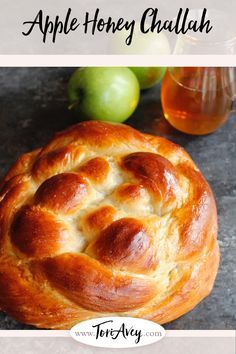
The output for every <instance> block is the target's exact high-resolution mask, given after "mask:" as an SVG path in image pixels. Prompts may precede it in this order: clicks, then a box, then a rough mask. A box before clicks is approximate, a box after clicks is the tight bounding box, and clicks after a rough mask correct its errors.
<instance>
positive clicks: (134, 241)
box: [0, 121, 219, 329]
mask: <svg viewBox="0 0 236 354" xmlns="http://www.w3.org/2000/svg"><path fill="white" fill-rule="evenodd" d="M216 236H217V214H216V206H215V201H214V197H213V195H212V192H211V189H210V187H209V185H208V184H207V182H206V180H205V179H204V177H203V176H202V174H201V173H200V171H199V170H198V168H197V167H196V166H195V164H194V163H193V161H192V160H191V158H190V157H189V156H188V154H187V153H186V152H185V151H184V150H183V149H182V148H180V147H179V146H177V145H175V144H173V143H171V142H170V141H168V140H165V139H163V138H160V137H154V136H150V135H146V134H141V133H139V132H138V131H136V130H134V129H133V128H131V127H129V126H126V125H121V124H109V123H103V122H92V121H91V122H82V123H80V124H78V125H76V126H73V127H71V128H69V129H68V130H66V131H64V132H61V133H59V134H57V135H56V136H55V137H54V138H53V139H52V140H51V141H50V142H49V143H48V144H47V145H46V146H45V147H44V148H42V149H38V150H35V151H33V152H31V153H28V154H25V155H23V156H21V157H20V158H19V159H18V160H17V162H16V163H15V164H14V165H13V167H12V168H11V169H10V171H9V172H8V174H7V175H6V177H5V178H4V180H3V181H2V183H1V193H0V307H1V309H2V310H3V311H5V312H7V313H8V314H10V315H11V316H13V317H14V318H16V319H17V320H18V321H20V322H24V323H28V324H32V325H34V326H37V327H42V328H55V329H69V328H71V327H72V326H73V325H74V324H75V323H77V322H79V321H82V320H85V319H89V318H94V317H102V316H108V315H109V316H110V315H112V316H113V315H119V316H134V317H141V318H145V319H150V320H153V321H156V322H159V323H165V322H168V321H171V320H173V319H175V318H177V317H179V316H181V315H182V314H184V313H186V312H187V311H189V310H191V309H192V308H193V307H194V306H196V305H197V304H198V303H199V302H200V301H201V300H202V299H203V298H204V297H205V296H207V295H208V294H209V292H210V291H211V289H212V286H213V283H214V279H215V276H216V272H217V268H218V263H219V250H218V245H217V240H216Z"/></svg>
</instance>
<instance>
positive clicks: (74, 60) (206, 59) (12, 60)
mask: <svg viewBox="0 0 236 354" xmlns="http://www.w3.org/2000/svg"><path fill="white" fill-rule="evenodd" d="M212 65H214V66H236V55H33V54H28V55H0V66H5V67H35V66H40V67H45V66H46V67H57V66H59V67H70V66H71V67H77V66H212Z"/></svg>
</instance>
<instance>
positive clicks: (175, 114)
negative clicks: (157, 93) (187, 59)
mask: <svg viewBox="0 0 236 354" xmlns="http://www.w3.org/2000/svg"><path fill="white" fill-rule="evenodd" d="M231 80H232V77H231V75H230V68H222V67H221V68H210V67H185V68H169V69H168V70H167V72H166V74H165V77H164V79H163V81H162V88H161V101H162V108H163V112H164V115H165V118H166V119H167V120H168V121H169V123H170V124H171V125H172V126H173V127H175V128H176V129H178V130H180V131H182V132H184V133H188V134H194V135H201V134H208V133H211V132H213V131H215V130H217V129H218V128H219V127H220V126H221V125H222V124H223V123H224V122H225V121H226V120H227V117H228V114H229V112H230V111H231V106H232V97H231Z"/></svg>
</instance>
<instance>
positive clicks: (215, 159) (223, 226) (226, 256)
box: [0, 68, 236, 329]
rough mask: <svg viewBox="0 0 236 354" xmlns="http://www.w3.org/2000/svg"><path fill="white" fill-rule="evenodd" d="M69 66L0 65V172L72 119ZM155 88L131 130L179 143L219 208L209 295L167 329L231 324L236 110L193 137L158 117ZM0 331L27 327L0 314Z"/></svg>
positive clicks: (235, 278) (235, 292)
mask: <svg viewBox="0 0 236 354" xmlns="http://www.w3.org/2000/svg"><path fill="white" fill-rule="evenodd" d="M73 70H74V69H73V68H0V175H3V174H4V173H5V172H6V171H7V169H8V168H9V167H10V165H11V164H12V162H13V161H14V160H15V159H16V157H17V156H19V155H20V154H22V153H23V152H26V151H29V150H31V149H33V148H36V147H39V146H41V145H43V144H44V143H45V142H47V140H48V138H49V137H51V136H52V135H53V133H54V132H56V131H59V130H61V129H63V128H65V127H68V126H69V125H71V124H73V123H75V122H76V117H75V116H74V115H73V114H72V113H71V112H68V111H67V98H66V85H67V82H68V79H69V77H70V74H71V73H72V72H73ZM159 97H160V92H159V87H156V88H155V89H152V90H149V91H146V92H145V93H144V94H143V95H142V100H141V104H140V106H139V108H138V110H137V111H136V113H135V114H134V116H133V117H132V119H130V120H129V121H128V123H129V124H131V125H133V126H135V127H136V128H138V129H140V130H142V131H145V132H149V133H153V134H160V135H164V136H166V137H168V138H169V139H171V140H173V141H174V142H177V143H179V144H180V145H182V146H184V147H185V149H186V150H187V151H188V152H189V153H190V155H191V156H192V157H193V159H194V160H195V162H196V163H197V164H198V166H199V167H200V169H201V170H202V172H203V173H204V175H205V176H206V178H207V180H208V181H209V183H210V185H211V186H212V189H213V191H214V193H215V196H216V200H217V205H218V212H219V236H218V237H219V243H220V248H221V264H220V269H219V273H218V276H217V281H216V284H215V287H214V290H213V292H212V293H211V295H210V296H209V297H208V298H207V299H205V300H204V301H202V302H201V303H200V304H199V305H198V306H197V307H196V308H195V309H194V310H193V311H191V312H189V313H188V314H186V315H185V316H182V317H181V318H180V319H178V320H176V321H174V322H172V323H170V324H168V325H166V326H165V327H166V328H168V329H232V328H235V324H236V318H235V302H236V301H235V300H236V266H235V258H236V240H235V238H236V162H235V155H236V129H235V128H236V120H235V119H236V114H235V113H234V114H232V115H231V117H230V118H229V120H228V122H227V123H226V124H225V125H224V126H223V127H222V128H221V129H220V130H219V131H217V132H216V133H214V134H212V135H208V136H201V137H193V136H187V135H184V134H181V133H179V132H177V131H175V130H174V129H172V128H171V127H170V126H169V125H168V124H167V123H166V122H165V121H164V120H163V118H162V113H161V108H160V98H159ZM0 328H1V329H29V328H32V327H30V326H25V325H23V324H20V323H17V322H16V321H15V320H13V319H12V318H10V317H8V316H7V315H5V314H3V313H0Z"/></svg>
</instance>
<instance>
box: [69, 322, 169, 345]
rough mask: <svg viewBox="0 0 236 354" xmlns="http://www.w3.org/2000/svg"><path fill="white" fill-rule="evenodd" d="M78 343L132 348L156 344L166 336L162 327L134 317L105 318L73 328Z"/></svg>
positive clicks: (72, 332) (79, 324) (72, 333)
mask: <svg viewBox="0 0 236 354" xmlns="http://www.w3.org/2000/svg"><path fill="white" fill-rule="evenodd" d="M70 334H71V336H72V338H74V339H75V340H76V341H78V342H80V343H84V344H88V345H92V346H95V347H103V348H132V347H141V346H143V345H147V344H152V343H155V342H157V341H159V340H161V339H162V338H164V336H165V330H164V328H163V327H162V326H160V325H159V324H157V323H154V322H152V321H148V320H143V319H141V318H134V317H103V318H95V319H92V320H87V321H83V322H81V323H78V324H77V325H75V326H74V327H72V328H71V330H70Z"/></svg>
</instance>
